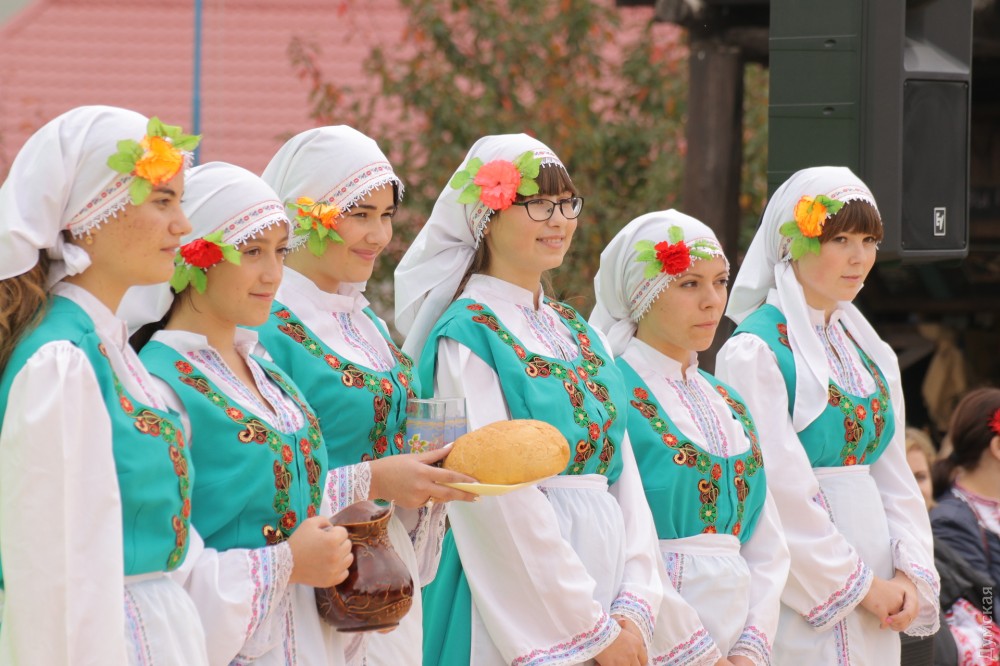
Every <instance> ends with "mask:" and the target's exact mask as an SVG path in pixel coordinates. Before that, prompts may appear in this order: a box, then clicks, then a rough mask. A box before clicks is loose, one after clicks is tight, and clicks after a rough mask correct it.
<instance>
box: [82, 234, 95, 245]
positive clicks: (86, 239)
mask: <svg viewBox="0 0 1000 666" xmlns="http://www.w3.org/2000/svg"><path fill="white" fill-rule="evenodd" d="M83 242H84V243H86V244H87V245H93V244H94V237H93V236H91V235H90V232H89V231H88V232H87V235H86V236H84V237H83Z"/></svg>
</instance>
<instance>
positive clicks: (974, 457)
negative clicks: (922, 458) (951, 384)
mask: <svg viewBox="0 0 1000 666" xmlns="http://www.w3.org/2000/svg"><path fill="white" fill-rule="evenodd" d="M998 410H1000V389H998V388H979V389H975V390H974V391H970V392H969V393H967V394H965V397H963V398H962V400H961V402H959V403H958V406H957V407H955V411H954V412H952V414H951V422H950V423H949V426H948V439H950V440H951V447H952V448H951V455H949V456H948V457H946V458H944V459H942V460H939V461H938V462H937V463H935V465H934V480H935V487H937V483H938V482H939V481H942V482H945V487H946V486H950V485H951V478H952V476H953V473H954V471H955V469H956V468H962V469H965V470H969V471H971V470H974V469H976V467H977V466H978V465H979V461H980V460H981V459H982V457H983V451H985V450H986V449H988V448H989V446H990V442H991V441H992V440H993V438H994V437H997V436H998V435H1000V433H997V432H996V431H995V430H993V428H992V427H991V426H990V421H991V420H992V419H993V416H994V415H995V414H997V412H998Z"/></svg>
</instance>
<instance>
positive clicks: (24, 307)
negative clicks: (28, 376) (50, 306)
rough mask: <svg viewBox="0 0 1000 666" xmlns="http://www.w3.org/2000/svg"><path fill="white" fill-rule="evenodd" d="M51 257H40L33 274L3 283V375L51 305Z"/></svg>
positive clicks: (0, 318)
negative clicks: (25, 336) (46, 306)
mask: <svg viewBox="0 0 1000 666" xmlns="http://www.w3.org/2000/svg"><path fill="white" fill-rule="evenodd" d="M48 277H49V257H48V255H47V254H46V253H45V252H39V253H38V263H36V264H35V265H34V266H33V267H32V269H31V270H30V271H28V272H27V273H22V274H21V275H15V276H14V277H12V278H7V279H6V280H0V372H2V371H3V369H4V368H5V367H7V361H9V360H10V357H11V354H13V353H14V348H15V347H16V346H17V344H18V343H19V342H20V341H21V338H22V337H23V336H24V334H25V333H27V332H28V330H29V329H30V328H31V327H32V326H34V325H35V324H37V323H38V322H39V321H41V319H42V315H43V314H44V313H45V304H46V303H47V302H48V295H47V292H46V289H45V287H46V284H47V282H48Z"/></svg>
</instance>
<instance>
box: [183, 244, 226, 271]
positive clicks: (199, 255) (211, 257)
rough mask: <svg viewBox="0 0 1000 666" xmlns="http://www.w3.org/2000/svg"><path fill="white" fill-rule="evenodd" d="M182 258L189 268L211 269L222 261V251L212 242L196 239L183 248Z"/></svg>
mask: <svg viewBox="0 0 1000 666" xmlns="http://www.w3.org/2000/svg"><path fill="white" fill-rule="evenodd" d="M181 257H182V258H183V259H184V261H185V263H187V264H188V265H189V266H194V267H195V268H209V267H211V266H214V265H216V264H217V263H219V262H220V261H222V250H221V249H220V248H219V246H218V245H216V244H215V243H213V242H211V241H207V240H205V239H204V238H196V239H194V240H193V241H191V242H190V243H188V244H187V245H184V246H182V247H181Z"/></svg>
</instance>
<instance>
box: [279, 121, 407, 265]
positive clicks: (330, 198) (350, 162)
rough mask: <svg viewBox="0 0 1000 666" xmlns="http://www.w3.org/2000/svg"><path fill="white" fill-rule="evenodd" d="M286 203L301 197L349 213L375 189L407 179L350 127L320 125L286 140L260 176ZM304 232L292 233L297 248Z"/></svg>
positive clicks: (301, 244)
mask: <svg viewBox="0 0 1000 666" xmlns="http://www.w3.org/2000/svg"><path fill="white" fill-rule="evenodd" d="M261 178H263V179H264V182H266V183H267V184H268V185H270V186H271V187H273V188H274V191H275V192H277V193H278V196H279V197H280V198H281V199H282V200H283V201H284V202H285V203H286V204H291V203H295V201H296V199H298V198H299V197H309V198H310V199H312V200H314V201H316V202H322V203H331V204H334V205H336V206H337V208H339V209H340V210H341V211H346V210H347V209H349V208H350V207H351V206H353V205H355V204H356V203H358V202H359V201H360V200H361V199H363V198H365V197H366V196H368V195H369V194H370V193H371V192H373V191H375V190H378V189H381V188H383V187H387V186H390V185H393V184H395V185H396V186H397V189H398V192H399V197H400V199H402V197H403V181H402V180H400V179H399V177H398V176H397V175H396V174H395V172H394V171H393V170H392V165H391V164H389V160H388V159H387V158H386V156H385V154H384V153H383V152H382V150H381V149H380V148H379V147H378V144H377V143H375V141H374V140H373V139H371V138H369V137H367V136H365V135H364V134H362V133H361V132H359V131H357V130H356V129H354V128H352V127H348V126H347V125H334V126H329V127H317V128H315V129H311V130H306V131H305V132H302V133H301V134H297V135H295V136H294V137H292V138H291V139H289V140H288V142H287V143H285V145H283V146H282V147H281V148H280V149H279V150H278V152H277V153H276V154H275V155H274V157H273V158H271V162H270V163H269V164H268V165H267V168H266V169H264V173H263V174H262V175H261ZM306 238H307V237H306V236H304V235H300V236H294V237H293V240H292V242H291V244H290V245H289V247H292V248H299V247H302V246H303V245H304V244H305V242H306Z"/></svg>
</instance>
